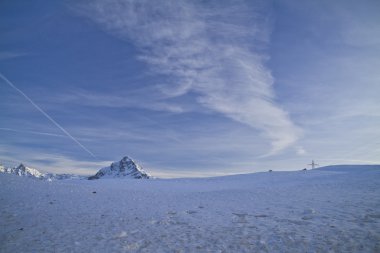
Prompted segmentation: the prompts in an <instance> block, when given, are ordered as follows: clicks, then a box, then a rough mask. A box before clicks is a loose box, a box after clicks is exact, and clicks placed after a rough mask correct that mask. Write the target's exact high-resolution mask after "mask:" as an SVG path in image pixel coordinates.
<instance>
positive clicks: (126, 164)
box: [88, 156, 151, 180]
mask: <svg viewBox="0 0 380 253" xmlns="http://www.w3.org/2000/svg"><path fill="white" fill-rule="evenodd" d="M100 178H133V179H148V178H151V176H150V175H149V174H148V173H146V172H145V171H144V170H143V168H142V167H141V166H140V165H138V164H137V163H136V162H135V161H133V160H132V159H131V158H129V157H128V156H125V157H124V158H123V159H121V160H120V161H119V162H114V163H112V164H111V165H110V166H108V167H104V168H102V169H100V170H99V171H98V172H97V173H96V174H95V175H94V176H91V177H89V178H88V179H90V180H92V179H100Z"/></svg>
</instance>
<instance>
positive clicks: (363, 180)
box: [0, 166, 380, 253]
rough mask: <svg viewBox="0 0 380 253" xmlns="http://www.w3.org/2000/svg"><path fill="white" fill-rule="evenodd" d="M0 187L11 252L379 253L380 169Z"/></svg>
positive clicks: (6, 248)
mask: <svg viewBox="0 0 380 253" xmlns="http://www.w3.org/2000/svg"><path fill="white" fill-rule="evenodd" d="M0 185H1V187H0V201H1V202H0V203H1V212H0V227H1V229H0V238H1V243H0V252H4V253H8V252H26V253H28V252H52V251H54V252H291V253H298V252H299V253H301V252H302V253H304V252H380V187H379V185H380V166H353V167H351V168H350V169H347V167H346V168H344V167H339V166H338V167H337V166H334V167H330V169H315V170H308V171H293V172H276V171H273V172H272V173H268V172H264V173H255V174H246V175H235V176H226V177H214V178H203V179H165V180H164V179H156V180H129V181H128V183H127V184H126V183H125V181H124V180H118V179H112V178H111V179H109V180H93V181H89V180H57V181H52V182H48V181H46V180H32V179H30V178H28V177H18V176H15V175H11V174H6V173H0ZM20 193H22V194H20ZM30 217H33V219H31V218H30Z"/></svg>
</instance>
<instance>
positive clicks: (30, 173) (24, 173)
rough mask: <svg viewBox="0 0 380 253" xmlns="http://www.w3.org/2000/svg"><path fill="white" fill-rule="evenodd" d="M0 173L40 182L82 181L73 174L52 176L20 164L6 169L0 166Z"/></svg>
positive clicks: (80, 177) (52, 174)
mask: <svg viewBox="0 0 380 253" xmlns="http://www.w3.org/2000/svg"><path fill="white" fill-rule="evenodd" d="M0 173H8V174H14V175H17V176H21V177H29V178H37V179H42V180H49V181H52V180H62V179H83V178H84V177H83V176H79V175H73V174H54V173H42V172H40V171H38V170H37V169H34V168H30V167H27V166H25V165H24V164H22V163H21V164H20V165H19V166H17V167H13V168H6V167H4V166H2V165H0Z"/></svg>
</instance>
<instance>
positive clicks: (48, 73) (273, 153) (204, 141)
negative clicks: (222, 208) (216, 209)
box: [0, 0, 380, 177]
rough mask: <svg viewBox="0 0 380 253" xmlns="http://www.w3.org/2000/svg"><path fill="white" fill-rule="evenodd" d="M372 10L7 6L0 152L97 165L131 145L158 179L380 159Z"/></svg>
mask: <svg viewBox="0 0 380 253" xmlns="http://www.w3.org/2000/svg"><path fill="white" fill-rule="evenodd" d="M378 13H380V3H379V2H378V1H324V0H321V1H161V0H157V1H129V0H123V1H121V0H98V1H40V0H36V1H10V0H9V1H8V0H5V1H1V3H0V36H1V38H2V39H1V40H0V73H1V74H2V77H1V78H0V79H1V80H0V160H1V161H2V163H3V164H6V165H15V164H16V163H18V162H24V163H26V164H27V165H29V166H31V167H36V168H38V169H41V170H42V171H50V172H70V173H80V174H89V173H92V172H95V171H96V170H97V169H98V168H100V167H102V166H105V165H108V163H110V162H111V161H116V160H120V159H121V158H122V157H123V156H125V155H129V156H131V157H133V158H134V159H135V160H137V161H138V162H139V163H141V164H142V165H143V167H145V168H146V170H147V171H148V172H150V173H151V174H153V175H156V176H164V177H176V176H209V175H224V174H235V173H248V172H255V171H265V170H268V169H274V170H290V169H302V168H304V167H305V166H306V164H307V163H309V162H310V161H311V160H312V159H315V160H316V161H317V162H319V163H320V164H321V165H328V164H342V163H343V164H355V163H361V164H370V163H380V130H379V129H380V127H379V126H380V95H379V94H380V73H379V69H380V25H379V24H380V16H379V15H378ZM5 79H7V80H8V81H6V80H5ZM31 102H32V103H34V105H33V104H32V103H31ZM38 108H39V109H38Z"/></svg>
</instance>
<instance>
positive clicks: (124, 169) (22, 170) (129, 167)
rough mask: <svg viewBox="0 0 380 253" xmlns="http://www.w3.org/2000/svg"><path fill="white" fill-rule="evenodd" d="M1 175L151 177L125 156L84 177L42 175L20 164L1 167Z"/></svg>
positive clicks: (57, 176)
mask: <svg viewBox="0 0 380 253" xmlns="http://www.w3.org/2000/svg"><path fill="white" fill-rule="evenodd" d="M0 173H8V174H14V175H17V176H24V177H30V178H37V179H42V180H49V181H52V180H63V179H90V180H92V179H100V178H131V179H147V178H151V176H150V175H149V174H148V173H146V172H145V171H144V170H143V168H142V167H141V166H140V165H138V164H137V163H136V162H135V161H133V160H132V159H131V158H129V157H128V156H125V157H124V158H123V159H121V160H120V161H118V162H114V163H112V164H111V165H110V166H108V167H105V168H102V169H100V170H99V171H98V172H97V173H96V174H95V175H93V176H90V177H88V178H87V177H84V176H79V175H74V174H54V173H41V172H40V171H38V170H37V169H33V168H30V167H26V166H25V165H24V164H22V163H21V164H20V165H19V166H17V167H14V168H6V167H4V166H2V165H0Z"/></svg>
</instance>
